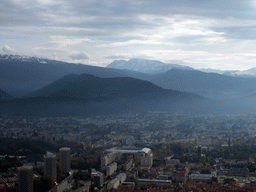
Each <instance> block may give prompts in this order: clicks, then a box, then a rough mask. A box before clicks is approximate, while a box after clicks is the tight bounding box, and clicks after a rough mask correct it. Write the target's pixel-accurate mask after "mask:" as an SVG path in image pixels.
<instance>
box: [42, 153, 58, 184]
mask: <svg viewBox="0 0 256 192" xmlns="http://www.w3.org/2000/svg"><path fill="white" fill-rule="evenodd" d="M44 176H47V177H50V178H51V179H52V180H53V181H54V182H56V181H57V167H56V155H53V154H47V155H45V156H44Z"/></svg>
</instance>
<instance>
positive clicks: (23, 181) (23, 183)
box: [18, 165, 33, 192]
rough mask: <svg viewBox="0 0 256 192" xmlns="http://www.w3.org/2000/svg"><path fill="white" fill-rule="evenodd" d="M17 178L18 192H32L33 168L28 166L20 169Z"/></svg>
mask: <svg viewBox="0 0 256 192" xmlns="http://www.w3.org/2000/svg"><path fill="white" fill-rule="evenodd" d="M18 177H19V180H18V189H19V192H33V167H32V166H29V165H24V166H22V167H20V168H19V173H18Z"/></svg>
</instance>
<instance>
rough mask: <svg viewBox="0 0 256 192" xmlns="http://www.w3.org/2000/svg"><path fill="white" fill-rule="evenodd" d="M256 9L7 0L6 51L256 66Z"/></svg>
mask: <svg viewBox="0 0 256 192" xmlns="http://www.w3.org/2000/svg"><path fill="white" fill-rule="evenodd" d="M255 9H256V1H252V0H243V1H240V0H233V1H228V0H207V1H205V0H193V1H191V0H139V1H134V0H108V1H101V0H87V1H84V0H76V1H70V0H54V1H52V0H23V1H20V0H8V1H0V53H1V54H11V53H12V54H21V55H31V56H38V57H43V58H48V59H56V60H61V61H67V62H73V63H84V64H90V65H97V66H106V65H107V64H109V63H111V62H112V61H114V60H118V59H126V60H127V59H131V58H145V59H153V60H160V61H163V62H166V63H174V62H175V64H181V65H187V66H190V67H194V68H196V69H199V68H213V69H222V70H245V69H249V68H252V67H255V66H256V50H255V47H256V35H255V34H256V33H255V32H256V14H255V13H256V10H255Z"/></svg>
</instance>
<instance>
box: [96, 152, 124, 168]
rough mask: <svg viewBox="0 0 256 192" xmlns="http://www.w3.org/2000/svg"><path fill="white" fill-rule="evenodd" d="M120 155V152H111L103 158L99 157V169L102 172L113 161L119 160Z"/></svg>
mask: <svg viewBox="0 0 256 192" xmlns="http://www.w3.org/2000/svg"><path fill="white" fill-rule="evenodd" d="M121 156H122V153H120V152H113V153H108V154H106V155H104V156H101V159H100V161H101V169H102V170H103V171H104V170H105V169H106V167H107V165H109V164H110V163H113V162H114V161H118V160H121Z"/></svg>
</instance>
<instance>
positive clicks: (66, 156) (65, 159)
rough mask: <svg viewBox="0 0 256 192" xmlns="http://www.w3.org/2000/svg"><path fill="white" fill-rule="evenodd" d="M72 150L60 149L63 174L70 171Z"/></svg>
mask: <svg viewBox="0 0 256 192" xmlns="http://www.w3.org/2000/svg"><path fill="white" fill-rule="evenodd" d="M70 158H71V155H70V148H67V147H62V148H60V170H61V171H63V172H69V171H70Z"/></svg>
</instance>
